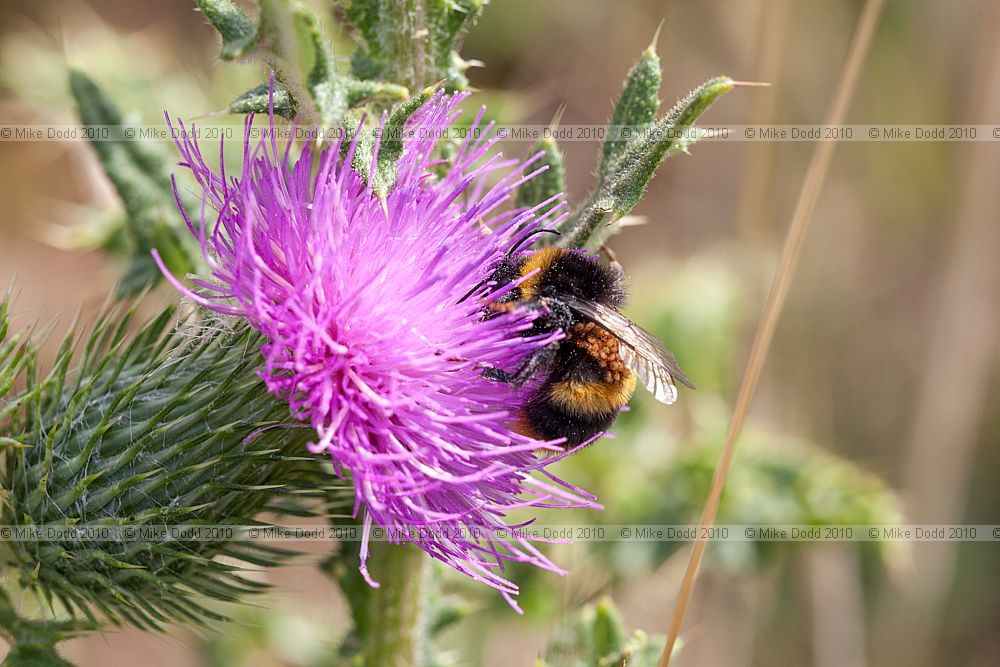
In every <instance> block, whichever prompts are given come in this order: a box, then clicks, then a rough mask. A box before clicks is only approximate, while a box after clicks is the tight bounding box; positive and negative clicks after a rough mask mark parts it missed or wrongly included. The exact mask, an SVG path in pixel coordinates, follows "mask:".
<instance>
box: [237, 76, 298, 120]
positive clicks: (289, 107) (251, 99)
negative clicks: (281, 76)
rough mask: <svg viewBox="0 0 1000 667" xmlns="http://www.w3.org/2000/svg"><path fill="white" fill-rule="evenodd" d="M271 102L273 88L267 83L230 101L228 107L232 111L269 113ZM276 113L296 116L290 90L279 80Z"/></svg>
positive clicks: (276, 86) (275, 103)
mask: <svg viewBox="0 0 1000 667" xmlns="http://www.w3.org/2000/svg"><path fill="white" fill-rule="evenodd" d="M270 103H271V88H270V86H268V84H266V83H262V84H260V85H259V86H256V87H254V88H251V89H250V90H248V91H247V92H245V93H243V94H242V95H240V96H239V97H237V98H236V99H235V100H233V101H232V102H230V103H229V106H228V107H226V109H227V110H228V111H229V112H230V113H268V109H269V105H270ZM273 103H274V115H276V116H281V117H282V118H288V119H289V120H290V119H292V118H294V117H295V104H294V100H292V96H291V95H290V94H289V92H288V90H287V89H286V88H285V87H284V86H283V85H281V84H280V83H278V82H275V83H274V101H273Z"/></svg>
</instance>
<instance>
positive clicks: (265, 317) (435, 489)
mask: <svg viewBox="0 0 1000 667" xmlns="http://www.w3.org/2000/svg"><path fill="white" fill-rule="evenodd" d="M462 99H464V96H463V95H454V96H449V95H444V94H442V93H438V94H436V95H434V96H432V97H431V99H430V100H429V101H427V102H426V103H425V104H424V105H423V106H421V107H420V108H419V109H415V110H412V115H410V117H409V119H408V120H407V122H406V123H405V130H406V136H408V137H412V138H411V139H408V140H407V141H405V142H404V143H403V145H401V146H399V152H400V155H399V157H398V162H397V163H396V164H395V166H394V170H393V185H392V187H391V189H389V190H388V191H387V192H386V193H385V194H384V195H382V196H380V194H381V193H380V192H379V189H378V183H377V182H376V181H377V179H374V178H373V176H374V174H375V170H376V168H377V166H378V163H379V158H378V156H379V154H380V139H379V138H378V137H377V138H376V139H375V144H374V146H373V150H372V153H371V155H372V157H371V159H370V161H369V163H368V165H367V168H368V170H369V171H368V172H367V178H362V176H360V175H359V174H358V173H357V171H356V170H355V169H354V168H352V166H351V165H352V163H353V162H354V154H355V152H356V150H357V149H358V145H359V138H358V137H359V136H360V135H355V139H354V141H353V142H352V143H351V144H350V145H349V146H346V150H344V151H343V152H342V150H341V149H342V148H345V146H343V145H342V144H340V143H337V144H333V145H330V146H328V147H327V148H326V149H325V150H324V151H322V152H321V153H318V155H317V154H316V153H315V152H314V150H313V147H311V146H306V147H305V148H304V150H303V151H302V152H301V154H300V155H299V156H298V158H297V159H295V160H292V159H291V158H290V154H291V149H292V147H291V145H289V146H287V147H286V148H285V149H284V151H283V152H281V151H279V148H278V145H277V142H276V141H275V138H274V124H273V123H274V120H273V116H272V119H271V128H270V131H266V130H265V132H264V135H265V137H264V138H262V139H261V140H260V141H259V142H255V143H254V144H252V143H251V142H250V139H249V137H250V134H251V129H252V128H251V123H252V119H249V120H248V123H247V137H246V140H245V148H244V160H243V167H242V175H241V176H240V177H239V178H232V179H229V178H227V175H226V174H225V173H218V174H217V173H215V172H214V171H212V170H211V169H210V168H209V167H207V166H206V163H205V161H204V159H203V157H202V152H201V150H200V148H199V147H198V143H197V139H196V138H194V139H192V136H196V133H194V132H191V131H188V130H187V129H186V128H185V127H184V126H183V125H181V127H180V128H179V129H178V131H177V132H176V134H175V136H178V137H180V139H179V142H178V145H179V149H180V151H181V155H182V158H183V161H182V162H181V165H182V166H184V167H186V168H188V169H190V170H191V172H192V174H193V175H194V177H195V179H196V181H197V182H198V183H199V185H201V186H202V188H203V190H204V193H203V197H204V201H205V205H204V206H203V207H202V211H203V212H205V213H204V215H203V217H202V219H201V220H200V221H189V223H188V224H189V226H190V228H191V231H192V233H193V234H195V236H196V237H197V238H198V240H199V241H200V242H201V243H202V245H203V247H204V250H205V252H204V255H205V257H206V259H207V261H208V263H209V265H210V267H211V271H212V275H211V276H210V277H207V279H198V280H195V285H196V286H197V287H196V288H195V290H191V289H189V288H187V287H185V286H184V285H182V284H181V283H180V282H179V281H178V279H177V278H176V277H173V276H171V277H170V279H171V280H173V281H174V282H175V284H176V285H177V286H178V288H179V289H181V290H182V291H183V292H184V293H186V294H187V295H188V296H189V297H190V298H192V299H194V300H195V301H197V302H198V303H201V304H203V305H205V306H206V307H208V308H213V309H215V310H217V311H219V312H222V313H226V314H232V315H239V316H243V317H245V318H247V319H248V321H250V322H251V324H252V325H253V326H254V327H255V328H257V329H258V330H260V331H261V332H262V333H264V334H265V337H266V343H265V344H264V345H263V347H262V348H261V353H262V355H263V359H262V360H260V362H259V363H261V366H262V371H261V373H262V376H263V377H264V379H265V380H266V382H267V385H268V387H269V389H270V390H271V392H272V393H274V394H275V395H277V396H280V397H282V398H284V399H286V400H288V402H289V404H290V406H291V411H292V413H293V414H294V415H295V416H296V417H298V418H300V419H307V420H309V421H310V422H311V423H312V425H313V427H314V428H315V430H316V436H317V437H316V438H315V440H314V442H313V443H312V444H311V445H310V449H311V451H313V452H316V453H319V452H326V453H328V454H329V455H330V456H331V457H332V460H333V462H334V465H335V466H336V467H337V468H338V470H339V469H341V468H346V469H348V470H350V471H351V474H352V477H353V480H354V485H355V491H356V500H357V505H356V507H355V511H360V507H361V505H362V504H363V505H364V511H365V514H364V523H365V529H366V530H365V536H366V539H367V536H368V534H369V532H370V529H371V527H372V522H374V524H376V525H378V526H381V527H384V528H385V529H387V534H386V537H387V539H389V540H390V541H392V542H410V543H413V544H416V545H417V546H419V547H421V548H422V549H424V550H425V551H427V552H428V553H429V554H431V555H432V556H434V557H436V558H438V559H440V560H442V561H443V562H445V563H447V564H449V565H451V566H452V567H454V568H455V569H457V570H459V571H461V572H463V573H466V574H468V575H470V576H472V577H474V578H476V579H479V580H481V581H484V582H486V583H488V584H489V585H491V586H494V587H496V588H497V589H499V590H500V591H501V592H502V593H503V594H504V595H505V596H509V595H512V594H515V593H516V592H517V586H516V585H515V584H513V583H512V582H510V581H508V580H507V579H505V578H504V577H503V575H502V567H503V561H505V560H513V561H526V562H530V563H533V564H535V565H537V566H539V567H543V568H547V569H550V570H558V568H556V566H555V565H554V564H553V563H552V562H551V561H550V560H549V559H548V558H546V557H545V556H544V555H543V554H541V553H540V552H539V551H538V550H537V549H536V548H535V547H534V546H533V545H532V544H531V542H530V541H528V540H527V539H523V538H522V537H521V536H520V534H515V533H513V532H512V531H510V530H509V528H510V526H509V525H508V523H507V521H508V520H507V519H505V514H506V513H507V512H509V511H511V510H514V509H522V508H531V507H576V506H581V505H593V503H592V498H591V497H589V496H588V495H587V494H585V493H583V492H581V491H580V490H578V489H575V488H574V487H572V486H570V485H568V484H567V483H565V482H562V481H561V480H558V479H556V478H555V477H553V476H552V475H551V473H549V472H548V471H547V470H546V469H545V468H546V466H547V465H548V464H549V463H551V462H552V461H553V460H555V459H554V458H549V459H541V460H540V459H539V458H538V457H536V455H535V451H536V450H538V449H539V448H548V449H553V450H556V451H561V449H560V448H559V447H558V446H556V445H555V444H554V443H545V442H541V441H538V440H535V439H533V438H530V437H527V436H525V435H522V434H520V433H518V432H516V430H515V429H516V424H515V422H516V419H515V412H516V410H517V409H518V406H519V405H520V404H521V403H522V402H523V401H524V400H525V398H526V396H527V390H517V389H514V388H513V387H511V386H510V385H508V384H505V383H500V382H494V381H490V380H487V379H485V378H483V377H482V371H483V369H484V367H488V366H495V367H502V368H508V369H510V368H514V367H516V365H517V364H518V363H520V361H521V359H523V357H524V356H525V355H526V354H528V353H529V352H531V351H533V350H535V349H538V348H539V347H540V346H543V345H545V344H547V343H548V342H550V341H551V340H553V335H549V334H545V335H540V336H524V335H522V334H523V333H524V332H526V331H527V330H528V329H529V328H530V327H531V325H532V320H533V318H535V317H536V316H537V315H538V313H537V312H532V311H529V310H522V309H518V310H513V311H511V312H503V313H500V312H498V313H496V316H495V317H491V318H483V317H482V303H480V302H479V301H478V300H477V299H468V300H464V301H463V300H462V296H463V295H464V294H468V293H470V292H471V291H472V290H473V289H474V288H475V286H476V285H477V283H480V281H481V280H482V279H483V278H484V277H485V276H487V275H489V272H490V268H491V267H492V266H493V265H495V264H496V263H497V262H498V261H499V260H500V259H501V258H502V257H503V256H504V254H505V253H506V252H507V251H508V249H509V248H510V247H511V246H512V245H513V244H514V243H515V242H517V241H518V240H519V239H522V238H524V235H525V234H527V233H529V232H531V231H532V230H534V229H535V228H536V227H537V226H540V225H545V224H555V222H556V221H557V219H558V215H559V213H560V212H561V209H562V207H561V206H554V207H552V208H551V210H549V211H548V212H547V213H545V214H544V215H542V216H538V215H536V214H537V211H538V209H539V208H541V207H540V206H538V207H533V208H528V209H517V208H514V209H510V210H507V211H504V212H498V210H499V208H500V207H501V206H503V205H504V204H505V203H506V202H507V201H508V200H509V199H510V198H511V195H512V193H513V191H514V189H515V188H516V187H517V186H518V185H519V184H520V183H521V182H523V181H524V180H526V179H527V178H530V176H532V175H534V174H526V172H527V170H528V168H529V166H530V164H531V162H530V161H529V162H528V163H525V164H521V165H520V166H516V162H514V161H504V160H502V159H501V156H500V155H499V154H496V153H494V152H493V151H492V150H491V148H492V146H493V143H494V140H488V139H486V138H485V137H486V136H488V135H489V134H490V133H489V128H488V127H487V128H479V127H478V123H479V118H481V116H482V113H483V111H480V116H479V117H478V118H477V119H476V121H474V122H473V123H472V127H471V128H470V129H469V131H468V132H467V135H468V137H469V138H468V139H467V140H466V141H465V142H464V143H463V144H462V145H461V146H460V148H459V150H458V152H457V153H456V155H455V156H454V158H453V160H452V163H451V168H450V170H449V171H448V172H447V173H446V174H445V175H443V176H439V175H438V174H436V172H435V169H434V167H435V166H437V165H438V162H437V161H436V158H435V157H434V156H435V154H436V153H435V148H436V146H437V142H438V138H439V137H441V136H443V135H444V134H445V133H446V130H447V129H448V127H449V126H450V124H451V123H452V122H453V121H454V120H455V118H456V116H457V111H456V105H457V104H458V103H459V102H460V101H461V100H462ZM385 127H386V120H385V118H384V119H383V129H384V128H385ZM480 137H483V138H480ZM382 138H384V139H386V141H389V140H393V137H384V136H383V137H382ZM317 163H318V164H317ZM512 167H513V169H512V170H511V171H510V172H509V173H507V174H506V175H504V176H503V177H502V178H500V179H499V180H498V182H496V183H495V184H494V185H492V186H489V185H488V184H487V183H486V182H485V179H486V178H487V176H489V175H492V174H493V173H495V172H496V171H497V170H498V169H501V168H503V169H509V168H512ZM550 203H552V202H546V204H550ZM480 284H481V283H480ZM505 289H509V287H507V288H505ZM555 335H556V336H557V335H559V333H558V332H557V334H555ZM361 551H362V568H364V565H363V563H364V560H365V558H366V555H367V542H362V547H361ZM508 599H509V598H508Z"/></svg>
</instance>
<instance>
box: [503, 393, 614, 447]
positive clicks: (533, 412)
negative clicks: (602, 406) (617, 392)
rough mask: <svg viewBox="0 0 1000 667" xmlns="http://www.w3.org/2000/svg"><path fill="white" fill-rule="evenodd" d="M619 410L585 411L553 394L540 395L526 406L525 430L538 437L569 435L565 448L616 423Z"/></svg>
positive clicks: (549, 437)
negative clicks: (575, 408) (561, 403)
mask: <svg viewBox="0 0 1000 667" xmlns="http://www.w3.org/2000/svg"><path fill="white" fill-rule="evenodd" d="M617 417H618V410H617V409H616V410H614V411H605V412H600V413H590V414H584V413H580V412H578V411H576V410H574V409H572V408H568V407H567V406H564V405H560V404H559V403H557V402H556V401H554V400H553V399H552V398H551V397H544V398H542V397H539V399H537V400H535V401H532V402H531V403H529V404H528V405H526V406H525V407H524V410H523V412H522V414H521V424H522V426H523V427H524V428H523V432H524V433H525V435H529V436H531V437H533V438H538V439H539V440H555V439H556V438H566V443H565V445H564V446H565V447H566V448H567V449H569V448H570V447H575V446H576V445H579V444H580V443H582V442H585V441H587V440H589V439H590V438H592V437H594V436H595V435H597V434H598V433H601V432H603V431H607V430H608V429H610V428H611V426H612V425H613V424H614V423H615V419H616V418H617Z"/></svg>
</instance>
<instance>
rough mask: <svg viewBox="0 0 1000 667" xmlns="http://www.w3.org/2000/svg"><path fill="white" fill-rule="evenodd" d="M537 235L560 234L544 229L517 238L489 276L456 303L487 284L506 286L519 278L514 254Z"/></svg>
mask: <svg viewBox="0 0 1000 667" xmlns="http://www.w3.org/2000/svg"><path fill="white" fill-rule="evenodd" d="M539 234H555V235H556V236H561V234H560V233H559V232H558V231H556V230H554V229H547V228H546V229H533V230H531V231H530V232H528V233H527V234H525V235H524V236H522V237H521V238H519V239H518V240H517V241H515V242H514V245H512V246H511V247H510V249H509V250H508V251H507V252H506V253H504V256H503V258H502V259H501V260H500V261H499V262H497V264H496V266H494V267H493V270H492V271H491V272H490V274H489V275H488V276H486V277H485V278H483V279H482V280H480V281H479V282H478V283H476V285H475V286H474V287H473V288H472V289H470V290H469V291H468V292H466V293H465V296H463V297H462V298H461V299H459V300H458V301H457V303H462V302H463V301H465V300H466V299H468V298H469V297H470V296H472V295H473V294H475V293H476V292H477V291H478V290H479V288H481V287H482V286H483V285H486V284H487V283H491V282H492V283H495V284H496V285H506V284H508V283H511V282H513V281H514V280H516V279H517V278H518V277H520V273H519V271H518V262H516V261H515V253H516V252H517V249H518V248H520V247H521V246H523V245H524V244H525V243H527V242H528V241H529V240H531V239H532V238H533V237H535V236H538V235H539Z"/></svg>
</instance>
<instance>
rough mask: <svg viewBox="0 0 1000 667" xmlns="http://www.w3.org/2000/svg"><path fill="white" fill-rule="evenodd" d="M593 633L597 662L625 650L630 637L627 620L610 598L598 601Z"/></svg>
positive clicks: (594, 655)
mask: <svg viewBox="0 0 1000 667" xmlns="http://www.w3.org/2000/svg"><path fill="white" fill-rule="evenodd" d="M593 633H594V640H593V641H594V654H593V659H594V662H595V664H596V663H597V662H599V661H600V660H601V659H603V658H604V657H605V656H607V655H618V654H620V653H621V652H622V651H624V650H625V642H626V640H627V637H628V635H627V634H626V631H625V622H624V621H623V620H622V617H621V614H619V613H618V609H616V608H615V604H614V602H612V601H611V600H610V599H609V598H605V599H603V600H601V601H600V602H598V603H597V605H596V607H595V609H594V624H593Z"/></svg>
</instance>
